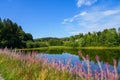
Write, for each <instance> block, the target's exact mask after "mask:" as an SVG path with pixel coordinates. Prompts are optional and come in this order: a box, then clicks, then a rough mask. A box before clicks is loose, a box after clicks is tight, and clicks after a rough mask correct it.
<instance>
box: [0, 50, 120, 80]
mask: <svg viewBox="0 0 120 80" xmlns="http://www.w3.org/2000/svg"><path fill="white" fill-rule="evenodd" d="M36 54H37V52H36V51H32V53H27V54H24V53H23V52H22V51H13V50H8V49H1V50H0V74H1V76H2V77H3V78H4V79H5V80H118V79H119V77H120V76H119V75H118V72H117V69H116V67H117V62H116V60H115V59H114V60H113V63H114V69H113V70H110V69H109V64H108V63H106V69H105V70H104V69H102V66H101V63H100V60H99V57H98V56H96V61H97V65H98V66H99V69H100V71H99V72H98V71H97V70H94V72H92V71H91V67H90V66H91V65H90V60H89V56H88V55H86V56H83V55H82V53H81V52H78V54H79V56H80V57H81V58H82V59H83V62H84V63H86V64H87V70H84V67H83V65H82V63H76V64H75V65H74V66H71V64H70V61H68V62H67V64H64V63H63V62H55V61H56V60H55V59H53V60H52V61H51V62H49V61H48V58H47V57H45V58H43V57H38V56H36ZM111 61H112V60H111Z"/></svg>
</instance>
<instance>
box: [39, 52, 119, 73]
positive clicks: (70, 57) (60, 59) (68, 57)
mask: <svg viewBox="0 0 120 80" xmlns="http://www.w3.org/2000/svg"><path fill="white" fill-rule="evenodd" d="M38 56H42V57H43V58H45V57H47V58H48V61H49V62H52V61H53V60H54V62H55V63H58V64H59V63H64V64H65V65H66V64H67V62H69V61H70V64H71V67H74V65H76V64H77V63H80V64H82V66H83V70H86V71H87V69H88V68H87V64H86V62H85V61H83V60H82V59H81V58H80V57H79V56H77V55H74V54H69V53H62V54H47V53H44V54H38ZM94 58H95V57H94ZM111 61H112V60H111ZM101 65H102V69H103V70H106V65H105V64H104V62H103V61H101ZM90 67H91V70H92V73H94V70H97V71H98V72H100V69H99V66H98V64H97V63H96V62H95V61H93V60H91V61H90ZM113 69H114V67H113V66H112V65H109V70H113ZM117 70H118V73H119V74H120V61H119V62H118V66H117Z"/></svg>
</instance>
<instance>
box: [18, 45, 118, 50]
mask: <svg viewBox="0 0 120 80" xmlns="http://www.w3.org/2000/svg"><path fill="white" fill-rule="evenodd" d="M48 49H50V50H56V49H78V50H80V49H94V50H95V49H96V50H100V49H104V50H106V49H107V50H109V49H116V50H120V46H118V47H66V46H49V47H40V48H25V49H18V50H48Z"/></svg>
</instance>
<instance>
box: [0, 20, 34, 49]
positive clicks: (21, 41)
mask: <svg viewBox="0 0 120 80" xmlns="http://www.w3.org/2000/svg"><path fill="white" fill-rule="evenodd" d="M27 40H33V37H32V35H31V34H30V33H25V32H24V31H23V30H22V28H21V26H18V25H17V24H16V23H13V22H12V21H11V20H10V19H4V20H3V21H2V20H1V19H0V48H4V47H8V48H23V47H26V42H25V41H27Z"/></svg>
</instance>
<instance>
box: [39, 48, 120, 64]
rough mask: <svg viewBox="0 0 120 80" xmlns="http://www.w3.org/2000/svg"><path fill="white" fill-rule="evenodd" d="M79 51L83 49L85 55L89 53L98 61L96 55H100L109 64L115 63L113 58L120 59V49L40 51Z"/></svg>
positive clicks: (50, 51)
mask: <svg viewBox="0 0 120 80" xmlns="http://www.w3.org/2000/svg"><path fill="white" fill-rule="evenodd" d="M78 51H81V52H82V53H83V55H84V56H85V55H87V54H88V55H89V56H90V60H92V61H96V60H95V56H96V55H98V56H99V57H100V60H101V61H103V62H108V63H109V64H111V65H113V62H112V61H113V59H116V60H117V62H118V61H119V60H120V50H90V49H82V50H78V49H57V50H46V51H42V50H40V51H39V53H48V54H62V53H69V54H74V55H78Z"/></svg>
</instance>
